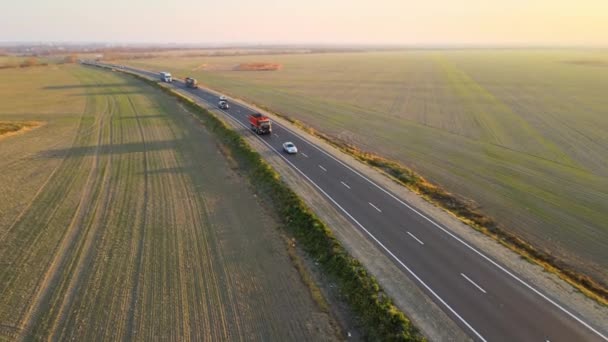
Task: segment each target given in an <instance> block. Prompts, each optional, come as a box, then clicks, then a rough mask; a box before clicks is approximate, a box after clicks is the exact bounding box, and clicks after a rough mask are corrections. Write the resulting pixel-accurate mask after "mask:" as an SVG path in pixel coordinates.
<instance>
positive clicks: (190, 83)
mask: <svg viewBox="0 0 608 342" xmlns="http://www.w3.org/2000/svg"><path fill="white" fill-rule="evenodd" d="M184 82H186V87H188V88H194V89H196V88H198V81H197V80H196V78H192V77H186V78H185V79H184Z"/></svg>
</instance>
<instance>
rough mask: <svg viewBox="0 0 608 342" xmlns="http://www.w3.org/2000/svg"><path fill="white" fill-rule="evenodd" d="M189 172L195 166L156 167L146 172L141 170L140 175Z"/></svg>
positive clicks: (192, 170)
mask: <svg viewBox="0 0 608 342" xmlns="http://www.w3.org/2000/svg"><path fill="white" fill-rule="evenodd" d="M189 172H194V167H188V168H185V167H167V168H161V169H154V170H146V171H144V172H140V173H139V174H140V175H143V174H147V175H149V176H154V175H163V174H177V173H189Z"/></svg>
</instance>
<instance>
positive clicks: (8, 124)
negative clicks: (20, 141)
mask: <svg viewBox="0 0 608 342" xmlns="http://www.w3.org/2000/svg"><path fill="white" fill-rule="evenodd" d="M42 124H43V123H42V122H41V121H22V122H20V121H16V122H15V121H0V139H1V138H5V137H8V136H11V135H15V134H19V133H24V132H27V131H30V130H32V129H34V128H36V127H40V126H41V125H42Z"/></svg>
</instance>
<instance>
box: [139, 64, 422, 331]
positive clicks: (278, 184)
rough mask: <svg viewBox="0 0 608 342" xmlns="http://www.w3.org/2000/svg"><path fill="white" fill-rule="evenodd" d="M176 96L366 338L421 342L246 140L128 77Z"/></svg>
mask: <svg viewBox="0 0 608 342" xmlns="http://www.w3.org/2000/svg"><path fill="white" fill-rule="evenodd" d="M127 74H129V75H131V76H133V77H135V78H137V79H139V80H141V81H143V82H145V83H147V84H150V85H152V86H155V87H158V88H160V89H162V91H163V92H165V93H166V94H169V95H171V96H174V97H175V98H177V99H178V101H179V102H180V103H181V104H183V105H184V106H185V107H186V108H187V109H188V110H190V112H192V113H193V114H194V115H195V116H196V117H197V118H198V119H199V120H200V121H201V122H202V123H203V124H204V125H205V127H206V128H207V129H208V130H209V131H211V132H212V133H213V134H214V135H215V136H216V137H217V139H218V140H219V141H220V142H221V143H222V144H223V145H224V146H225V147H227V148H228V149H229V150H230V152H231V155H232V156H233V157H234V159H235V160H236V161H237V162H238V164H239V167H240V169H241V170H243V171H245V173H246V174H247V176H248V179H249V181H250V182H251V184H252V185H253V186H254V187H255V189H256V191H258V192H260V193H261V194H262V195H263V196H264V197H265V198H267V199H268V200H270V201H271V202H272V203H271V204H272V206H273V208H274V210H276V211H277V214H278V217H280V218H281V220H282V223H283V226H284V227H285V229H287V230H288V231H289V232H290V233H291V234H293V236H294V237H295V239H296V241H297V242H298V244H299V245H300V246H302V248H303V249H304V251H305V252H306V253H308V255H309V256H310V257H311V258H313V259H314V260H316V261H317V262H318V263H319V265H320V266H321V267H322V269H323V271H324V272H325V273H326V274H327V275H328V276H329V278H330V279H332V280H333V281H335V283H336V285H337V286H338V287H339V289H340V293H341V294H342V295H343V296H344V298H345V299H346V301H347V303H348V304H349V305H350V306H351V308H352V309H353V311H354V312H355V313H356V314H357V316H358V320H359V322H360V323H361V327H362V329H363V332H364V334H365V335H366V338H368V339H370V340H382V341H425V340H426V339H425V338H424V337H423V336H422V334H421V333H420V331H419V330H418V329H417V328H416V327H415V326H414V325H413V324H412V322H411V321H410V320H409V319H408V318H407V317H406V316H405V315H404V314H403V312H401V311H400V310H399V309H398V308H397V307H396V306H395V305H394V303H393V302H392V300H391V299H390V298H389V297H388V295H387V294H386V293H385V292H384V291H383V290H382V288H381V287H380V285H379V284H378V282H377V281H376V279H375V278H374V277H373V276H372V275H371V274H369V272H367V270H366V269H365V268H364V267H363V265H361V263H360V262H359V261H358V260H356V259H355V258H353V257H351V256H350V255H349V254H348V252H347V251H346V249H344V247H343V246H342V245H341V244H340V242H339V241H338V240H337V239H336V238H335V236H334V235H333V233H332V232H331V230H330V229H329V228H328V227H327V226H326V225H325V224H324V223H323V222H322V221H321V220H320V219H319V218H318V217H317V216H316V215H315V214H314V213H313V212H312V211H311V210H310V209H309V208H308V207H307V206H306V204H305V203H304V202H303V201H302V199H300V198H299V197H298V196H297V195H296V193H295V192H293V190H291V189H290V188H289V187H288V186H287V185H286V184H285V183H284V182H283V181H282V180H281V177H280V175H279V174H278V173H277V172H276V171H275V170H274V169H272V167H271V166H270V165H269V164H268V163H266V162H265V161H264V160H263V159H262V157H261V156H260V154H259V153H257V152H256V151H254V150H253V149H252V148H251V147H250V146H249V144H247V142H246V141H245V139H244V138H243V137H242V136H241V135H240V134H239V133H237V132H236V131H234V130H233V129H232V128H230V127H228V126H227V125H226V124H225V123H224V122H223V121H222V120H221V119H219V118H218V117H216V116H215V115H214V114H213V113H211V112H210V111H208V110H206V109H204V108H203V107H201V106H199V105H198V104H196V103H195V102H194V101H192V100H191V99H189V98H187V97H185V96H183V95H181V94H179V93H177V92H175V91H173V90H171V89H170V88H168V87H164V86H161V85H160V84H159V83H158V82H155V81H151V80H149V79H147V78H144V77H141V76H139V75H136V74H131V73H127Z"/></svg>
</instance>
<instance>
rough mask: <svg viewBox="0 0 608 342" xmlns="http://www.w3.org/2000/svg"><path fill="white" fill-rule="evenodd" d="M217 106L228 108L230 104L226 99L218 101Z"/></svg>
mask: <svg viewBox="0 0 608 342" xmlns="http://www.w3.org/2000/svg"><path fill="white" fill-rule="evenodd" d="M217 106H218V107H219V108H220V109H230V105H229V104H228V102H226V101H220V102H218V104H217Z"/></svg>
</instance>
